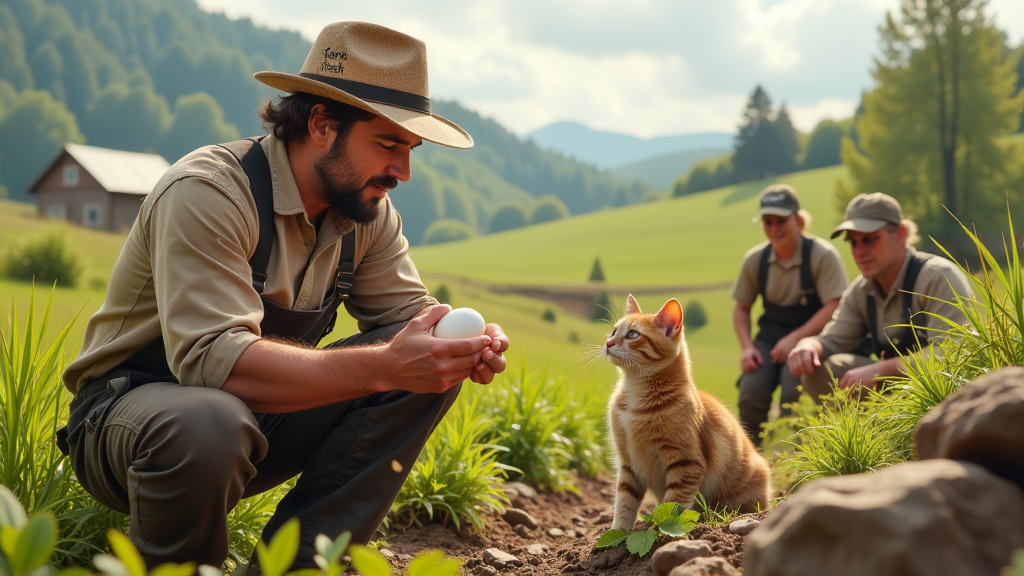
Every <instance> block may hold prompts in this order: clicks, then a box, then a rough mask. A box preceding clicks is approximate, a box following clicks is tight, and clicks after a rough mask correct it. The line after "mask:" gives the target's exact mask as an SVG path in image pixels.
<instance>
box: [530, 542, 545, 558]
mask: <svg viewBox="0 0 1024 576" xmlns="http://www.w3.org/2000/svg"><path fill="white" fill-rule="evenodd" d="M547 551H548V547H547V546H545V545H543V544H530V545H529V546H527V547H526V553H527V554H532V555H534V556H543V555H544V553H545V552H547Z"/></svg>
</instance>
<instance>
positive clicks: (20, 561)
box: [7, 514, 57, 574]
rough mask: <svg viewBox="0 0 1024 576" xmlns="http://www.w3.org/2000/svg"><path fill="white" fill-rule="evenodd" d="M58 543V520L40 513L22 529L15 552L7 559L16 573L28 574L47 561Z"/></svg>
mask: <svg viewBox="0 0 1024 576" xmlns="http://www.w3.org/2000/svg"><path fill="white" fill-rule="evenodd" d="M56 543H57V521H56V520H54V519H53V516H52V515H51V514H39V515H38V516H35V517H34V518H32V519H31V520H29V521H28V524H26V525H25V527H24V528H23V529H22V530H21V535H20V536H18V543H17V544H16V545H15V546H14V554H9V555H8V556H7V560H8V561H9V562H10V563H11V570H13V571H14V573H15V574H27V573H28V572H31V571H32V570H33V569H35V568H36V567H37V566H40V565H42V564H43V563H45V562H46V559H47V558H49V557H50V554H52V553H53V546H54V544H56Z"/></svg>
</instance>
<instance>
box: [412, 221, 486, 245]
mask: <svg viewBox="0 0 1024 576" xmlns="http://www.w3.org/2000/svg"><path fill="white" fill-rule="evenodd" d="M474 236H476V231H474V230H473V227H472V226H470V225H469V224H466V223H465V222H463V221H462V220H454V219H452V218H445V219H442V220H435V221H434V222H431V223H430V226H427V229H426V231H424V232H423V243H424V244H441V243H444V242H455V241H457V240H466V239H467V238H472V237H474Z"/></svg>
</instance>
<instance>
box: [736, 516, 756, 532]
mask: <svg viewBox="0 0 1024 576" xmlns="http://www.w3.org/2000/svg"><path fill="white" fill-rule="evenodd" d="M760 524H761V521H760V520H758V519H757V518H754V517H752V516H746V517H744V518H739V519H737V520H733V521H732V522H730V523H729V532H732V533H733V534H739V535H740V536H744V535H746V534H750V533H751V532H753V531H754V528H757V527H758V525H760Z"/></svg>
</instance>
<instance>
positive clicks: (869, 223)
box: [832, 218, 889, 238]
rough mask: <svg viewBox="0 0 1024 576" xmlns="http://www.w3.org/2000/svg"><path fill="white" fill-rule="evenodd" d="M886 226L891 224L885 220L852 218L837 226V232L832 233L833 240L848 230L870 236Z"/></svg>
mask: <svg viewBox="0 0 1024 576" xmlns="http://www.w3.org/2000/svg"><path fill="white" fill-rule="evenodd" d="M886 224H889V222H887V221H885V220H878V219H876V218H850V219H849V220H846V221H844V222H843V223H842V224H840V225H839V226H836V228H835V230H833V231H832V238H835V237H836V236H839V235H840V234H842V233H843V232H846V231H848V230H853V231H854V232H861V233H863V234H870V233H872V232H875V231H877V230H880V229H881V228H882V226H885V225H886Z"/></svg>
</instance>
